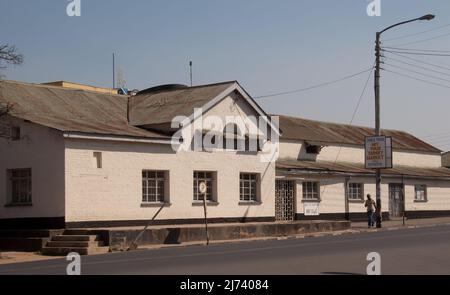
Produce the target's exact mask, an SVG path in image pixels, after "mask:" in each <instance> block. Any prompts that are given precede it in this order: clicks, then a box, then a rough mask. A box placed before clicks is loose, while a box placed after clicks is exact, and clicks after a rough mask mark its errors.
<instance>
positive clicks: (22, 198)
mask: <svg viewBox="0 0 450 295" xmlns="http://www.w3.org/2000/svg"><path fill="white" fill-rule="evenodd" d="M8 176H9V181H10V196H11V197H10V202H11V204H30V203H31V169H11V170H8Z"/></svg>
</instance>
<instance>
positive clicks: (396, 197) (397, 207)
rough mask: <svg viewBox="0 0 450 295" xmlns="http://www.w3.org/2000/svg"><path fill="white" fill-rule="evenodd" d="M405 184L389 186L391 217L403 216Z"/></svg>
mask: <svg viewBox="0 0 450 295" xmlns="http://www.w3.org/2000/svg"><path fill="white" fill-rule="evenodd" d="M403 189H404V186H403V184H400V183H391V184H389V217H393V218H398V217H402V216H403V211H404V208H403V204H404V202H403V200H404V195H403Z"/></svg>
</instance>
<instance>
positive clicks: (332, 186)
mask: <svg viewBox="0 0 450 295" xmlns="http://www.w3.org/2000/svg"><path fill="white" fill-rule="evenodd" d="M303 181H317V182H319V183H320V196H321V201H320V203H319V212H320V214H332V213H346V208H345V207H346V206H345V198H346V196H345V178H344V177H334V178H326V179H325V178H322V179H320V178H307V179H304V180H303V179H297V180H296V191H297V197H296V200H297V206H296V208H297V213H298V214H303V213H304V206H303V204H304V200H303V193H302V192H303ZM349 182H355V183H363V184H364V197H365V196H366V195H367V194H371V195H372V197H373V199H375V182H374V181H373V180H372V179H369V178H364V177H354V178H351V179H349ZM388 191H389V185H388V183H383V184H382V185H381V196H382V199H381V202H382V205H383V206H382V210H383V212H387V211H389V210H388V203H389V202H388V201H389V199H388ZM306 202H307V201H306ZM364 212H366V208H365V207H364V202H363V201H361V202H359V201H349V203H348V213H364ZM318 218H320V216H319V217H318Z"/></svg>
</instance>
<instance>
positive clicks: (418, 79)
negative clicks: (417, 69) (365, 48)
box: [384, 69, 450, 89]
mask: <svg viewBox="0 0 450 295" xmlns="http://www.w3.org/2000/svg"><path fill="white" fill-rule="evenodd" d="M384 71H386V72H388V73H392V74H396V75H399V76H403V77H405V78H409V79H413V80H416V81H420V82H424V83H428V84H432V85H435V86H440V87H444V88H449V89H450V86H449V85H444V84H440V83H436V82H432V81H428V80H424V79H420V78H417V77H413V76H410V75H407V74H402V73H399V72H395V71H391V70H386V69H385V70H384Z"/></svg>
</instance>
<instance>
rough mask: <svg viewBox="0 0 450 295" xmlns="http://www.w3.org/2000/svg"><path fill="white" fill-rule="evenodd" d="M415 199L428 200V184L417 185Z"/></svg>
mask: <svg viewBox="0 0 450 295" xmlns="http://www.w3.org/2000/svg"><path fill="white" fill-rule="evenodd" d="M414 201H419V202H426V201H427V186H426V185H423V184H418V185H416V186H415V195H414Z"/></svg>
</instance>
